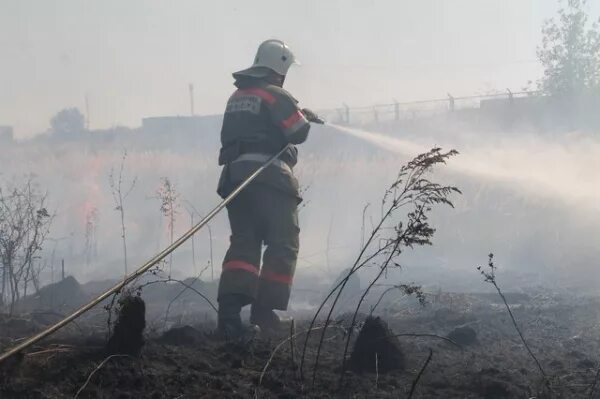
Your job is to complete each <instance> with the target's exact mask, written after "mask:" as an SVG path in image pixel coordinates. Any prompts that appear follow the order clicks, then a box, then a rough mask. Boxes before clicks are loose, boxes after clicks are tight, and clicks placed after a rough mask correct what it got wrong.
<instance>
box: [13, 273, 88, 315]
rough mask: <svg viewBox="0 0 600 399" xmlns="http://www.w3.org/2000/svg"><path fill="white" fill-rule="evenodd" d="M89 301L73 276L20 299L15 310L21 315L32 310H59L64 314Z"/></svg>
mask: <svg viewBox="0 0 600 399" xmlns="http://www.w3.org/2000/svg"><path fill="white" fill-rule="evenodd" d="M88 299H89V295H88V294H86V292H85V291H84V290H83V289H82V288H81V285H80V284H79V282H78V281H77V280H76V279H75V277H73V276H68V277H66V278H65V279H63V280H61V281H59V282H57V283H54V284H49V285H47V286H45V287H42V288H40V290H39V291H38V292H37V293H35V294H33V295H28V296H26V297H25V298H23V299H21V300H20V301H19V302H18V303H17V305H16V309H17V311H18V312H21V313H28V312H32V311H34V310H60V311H62V312H66V311H69V310H73V309H76V308H78V307H79V306H81V305H83V304H84V303H85V302H87V300H88Z"/></svg>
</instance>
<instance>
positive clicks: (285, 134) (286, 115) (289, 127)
mask: <svg viewBox="0 0 600 399" xmlns="http://www.w3.org/2000/svg"><path fill="white" fill-rule="evenodd" d="M235 86H236V87H237V88H238V89H237V90H236V91H235V92H234V93H233V94H232V95H231V97H230V98H229V101H228V102H227V108H226V110H225V115H224V117H223V127H222V129H221V145H222V148H221V151H220V154H219V165H224V168H223V171H222V172H221V178H220V179H219V186H218V189H217V192H218V193H219V195H221V196H222V197H225V196H227V195H228V194H229V193H230V192H231V191H232V190H233V189H234V188H235V187H236V186H237V185H238V184H239V183H241V182H242V181H243V180H244V179H245V178H246V177H248V176H250V175H251V174H252V173H253V172H254V171H255V170H256V169H258V168H259V167H260V165H262V164H263V163H264V162H265V161H266V160H267V159H268V158H270V156H272V155H273V154H276V153H278V152H279V151H281V150H282V149H283V148H284V147H285V146H286V145H287V144H289V143H291V144H300V143H302V142H304V141H305V140H306V138H307V136H308V131H309V129H310V124H309V122H308V121H307V120H306V118H305V117H304V115H303V114H302V112H301V111H300V109H299V108H298V105H297V104H298V101H296V99H294V97H292V96H291V95H290V94H289V93H288V92H287V91H286V90H284V89H282V88H281V87H278V86H275V85H272V84H269V83H267V82H266V81H264V80H262V79H257V78H249V77H238V78H237V80H236V82H235ZM297 156H298V150H297V148H296V147H295V146H293V145H292V146H290V148H289V149H288V150H287V151H286V152H285V153H284V154H283V155H281V156H280V158H279V160H278V161H276V162H275V163H274V164H272V165H270V166H269V167H268V168H267V169H266V170H265V171H264V172H263V173H262V174H261V175H260V176H258V177H257V178H256V180H255V182H257V183H259V184H265V185H268V186H271V187H273V188H276V189H278V190H282V191H284V192H285V193H288V194H290V195H292V196H295V197H297V198H298V200H299V201H300V200H301V198H300V194H299V189H298V181H297V180H296V178H295V177H294V174H293V171H292V169H293V167H294V166H295V165H296V162H297Z"/></svg>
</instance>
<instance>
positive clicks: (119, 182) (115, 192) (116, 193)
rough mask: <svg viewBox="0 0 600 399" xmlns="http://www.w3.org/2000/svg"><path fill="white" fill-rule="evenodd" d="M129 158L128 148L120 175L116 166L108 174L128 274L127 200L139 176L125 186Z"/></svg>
mask: <svg viewBox="0 0 600 399" xmlns="http://www.w3.org/2000/svg"><path fill="white" fill-rule="evenodd" d="M126 159H127V150H124V151H123V156H122V158H121V166H120V167H119V175H118V176H115V173H114V172H115V171H114V168H111V170H110V174H109V175H108V184H109V185H110V189H111V193H112V196H113V200H114V202H115V211H118V212H119V215H120V217H121V240H122V241H123V264H124V267H125V273H124V275H125V276H126V275H127V239H126V223H125V200H126V199H127V197H129V194H131V192H132V191H133V189H134V187H135V184H136V182H137V177H134V178H133V179H132V180H131V182H130V183H129V187H128V188H127V189H125V188H124V187H123V184H124V181H123V171H124V169H125V160H126Z"/></svg>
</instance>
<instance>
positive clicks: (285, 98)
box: [270, 89, 310, 144]
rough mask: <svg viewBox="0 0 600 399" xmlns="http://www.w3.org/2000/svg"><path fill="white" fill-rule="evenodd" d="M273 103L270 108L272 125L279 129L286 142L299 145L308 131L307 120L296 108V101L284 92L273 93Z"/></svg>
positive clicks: (304, 139) (280, 90)
mask: <svg viewBox="0 0 600 399" xmlns="http://www.w3.org/2000/svg"><path fill="white" fill-rule="evenodd" d="M274 94H275V101H274V102H273V103H272V104H271V106H270V111H271V119H272V121H273V124H275V126H277V127H278V128H279V130H280V131H281V133H282V134H283V136H284V138H285V139H286V141H287V142H289V143H291V144H301V143H303V142H304V141H306V138H307V137H308V131H309V130H310V123H309V119H308V118H307V117H306V116H305V114H304V113H303V111H302V110H301V109H300V108H298V105H297V101H296V100H295V99H294V97H292V96H291V95H290V94H289V93H287V92H286V91H285V90H282V89H279V90H277V91H275V92H274Z"/></svg>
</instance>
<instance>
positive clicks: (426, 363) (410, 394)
mask: <svg viewBox="0 0 600 399" xmlns="http://www.w3.org/2000/svg"><path fill="white" fill-rule="evenodd" d="M432 357H433V350H431V349H429V356H427V360H425V363H424V364H423V367H421V370H420V371H419V374H417V378H415V380H414V381H413V383H412V386H411V387H410V393H409V394H408V399H411V398H412V397H413V394H414V393H415V389H417V384H419V381H420V380H421V377H422V376H423V373H424V372H425V369H426V368H427V366H429V362H431V358H432Z"/></svg>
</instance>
